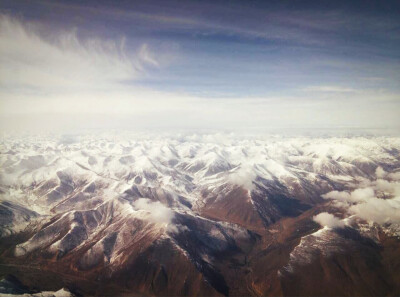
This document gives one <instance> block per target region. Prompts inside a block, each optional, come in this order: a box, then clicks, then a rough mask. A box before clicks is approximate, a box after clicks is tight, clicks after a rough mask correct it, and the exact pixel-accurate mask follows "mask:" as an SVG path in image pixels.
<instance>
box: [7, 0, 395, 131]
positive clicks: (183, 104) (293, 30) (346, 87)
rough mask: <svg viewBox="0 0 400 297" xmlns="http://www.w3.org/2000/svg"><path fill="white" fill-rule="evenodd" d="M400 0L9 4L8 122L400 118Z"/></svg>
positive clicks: (365, 121)
mask: <svg viewBox="0 0 400 297" xmlns="http://www.w3.org/2000/svg"><path fill="white" fill-rule="evenodd" d="M399 13H400V3H399V2H398V1H384V2H382V1H335V2H332V1H295V2H294V1H268V2H267V1H251V2H248V1H230V2H225V1H192V2H179V1H161V0H158V1H121V2H118V3H116V2H107V1H85V2H82V1H23V0H21V1H9V0H3V1H2V2H1V4H0V65H1V67H0V126H1V130H2V131H13V130H22V131H28V130H35V129H37V130H53V129H56V130H57V129H58V130H60V129H62V130H73V129H82V128H112V129H120V128H137V129H140V128H153V129H161V128H163V129H216V130H218V129H227V128H229V129H232V130H235V129H252V128H258V129H259V128H261V129H263V128H269V127H273V128H302V129H321V128H327V129H336V128H345V129H347V128H348V129H353V128H373V129H374V128H391V129H398V128H399V127H400V119H399V114H400V31H399V28H400V18H399Z"/></svg>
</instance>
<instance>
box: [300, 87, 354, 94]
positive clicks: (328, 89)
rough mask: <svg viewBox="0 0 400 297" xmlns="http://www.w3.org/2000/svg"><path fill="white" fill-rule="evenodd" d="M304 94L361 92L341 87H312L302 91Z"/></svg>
mask: <svg viewBox="0 0 400 297" xmlns="http://www.w3.org/2000/svg"><path fill="white" fill-rule="evenodd" d="M301 90H302V91H304V92H326V93H359V92H360V91H361V90H358V89H353V88H347V87H341V86H310V87H305V88H302V89H301Z"/></svg>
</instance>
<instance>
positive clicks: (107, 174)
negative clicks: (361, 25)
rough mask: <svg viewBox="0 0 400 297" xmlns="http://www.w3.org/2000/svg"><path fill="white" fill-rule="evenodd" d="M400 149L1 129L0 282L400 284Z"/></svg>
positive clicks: (273, 288) (291, 286) (359, 142)
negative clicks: (20, 135)
mask: <svg viewBox="0 0 400 297" xmlns="http://www.w3.org/2000/svg"><path fill="white" fill-rule="evenodd" d="M19 143H24V144H25V145H24V146H20V145H18V144H19ZM399 151H400V139H397V138H382V137H380V138H379V139H378V138H361V137H357V138H339V139H338V138H301V139H297V138H282V139H279V138H276V137H274V138H271V139H266V138H263V139H234V138H232V139H231V140H230V142H228V143H226V142H224V144H221V143H217V142H209V141H197V142H196V141H193V140H191V139H188V140H182V139H175V138H173V137H171V138H165V139H163V140H162V141H161V140H160V139H156V138H155V139H152V140H149V139H140V138H138V137H134V136H132V137H131V138H126V137H124V138H121V139H118V137H117V138H115V139H114V140H113V142H112V143H111V142H109V140H107V139H106V138H102V136H99V135H98V136H96V137H94V138H93V137H89V136H87V137H82V138H81V141H79V142H73V143H65V142H59V141H58V140H57V139H54V138H51V137H49V138H41V139H40V140H31V139H14V138H8V139H5V140H3V141H2V146H1V154H0V278H3V280H2V281H1V282H0V290H3V291H0V293H9V294H31V295H32V294H33V296H35V295H34V294H40V292H45V293H46V294H47V293H48V294H53V295H55V296H58V295H57V294H61V293H63V294H64V293H65V292H66V293H65V294H76V295H101V296H107V295H109V296H115V295H126V296H143V295H152V296H293V295H297V296H298V295H302V296H321V295H323V296H325V295H326V296H328V295H329V296H356V295H359V296H361V295H362V296H382V295H399V294H400V287H399V284H400V262H399V259H400V257H399V256H400V216H399V215H398V214H399V213H400V202H399V201H400V197H399V193H400V155H399V153H398V152H399ZM3 287H4V288H3ZM60 288H65V292H64V291H63V292H61V291H60V290H61V289H60ZM67 290H68V291H67ZM70 292H71V293H70ZM60 296H61V295H60Z"/></svg>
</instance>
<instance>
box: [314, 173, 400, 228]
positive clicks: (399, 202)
mask: <svg viewBox="0 0 400 297" xmlns="http://www.w3.org/2000/svg"><path fill="white" fill-rule="evenodd" d="M377 176H378V177H383V176H386V177H387V176H388V174H387V173H385V172H384V171H383V170H378V171H377ZM322 197H323V198H325V199H331V200H334V201H335V202H336V206H338V207H343V208H345V209H346V210H347V212H348V213H350V214H352V215H356V216H357V217H359V218H362V219H364V220H366V221H370V222H375V223H378V224H385V223H394V224H400V183H398V182H390V181H388V180H384V179H378V180H376V181H373V182H371V183H370V186H369V187H366V188H360V189H356V190H354V191H352V192H350V193H348V192H345V191H342V192H339V191H332V192H329V193H327V194H324V195H322Z"/></svg>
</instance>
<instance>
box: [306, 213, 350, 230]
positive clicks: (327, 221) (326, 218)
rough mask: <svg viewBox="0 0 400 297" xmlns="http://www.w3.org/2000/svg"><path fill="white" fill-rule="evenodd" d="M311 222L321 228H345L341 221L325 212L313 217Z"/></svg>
mask: <svg viewBox="0 0 400 297" xmlns="http://www.w3.org/2000/svg"><path fill="white" fill-rule="evenodd" d="M313 220H314V221H315V222H317V223H318V224H320V225H321V226H324V227H329V228H343V227H344V226H345V224H344V222H343V221H341V220H340V219H339V218H337V217H335V216H334V215H332V214H330V213H327V212H321V213H320V214H318V215H316V216H314V217H313Z"/></svg>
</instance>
